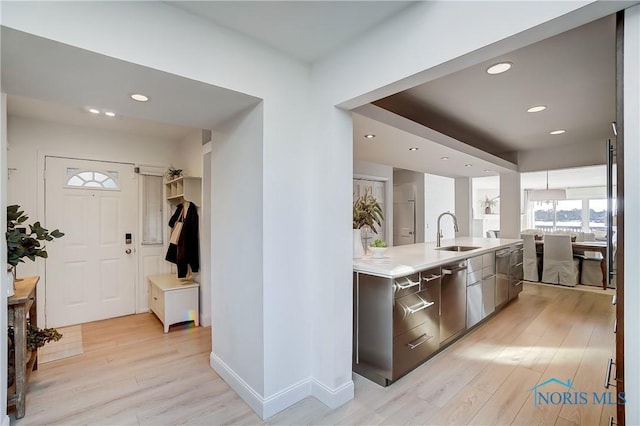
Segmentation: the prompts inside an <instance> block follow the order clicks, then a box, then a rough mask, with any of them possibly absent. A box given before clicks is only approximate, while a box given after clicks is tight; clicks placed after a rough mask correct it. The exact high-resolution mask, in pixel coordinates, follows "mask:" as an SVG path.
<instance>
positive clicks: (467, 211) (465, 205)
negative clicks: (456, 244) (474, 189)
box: [443, 177, 473, 237]
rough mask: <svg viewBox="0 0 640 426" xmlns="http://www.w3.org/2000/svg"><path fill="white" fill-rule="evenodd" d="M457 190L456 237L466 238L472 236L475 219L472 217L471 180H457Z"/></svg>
mask: <svg viewBox="0 0 640 426" xmlns="http://www.w3.org/2000/svg"><path fill="white" fill-rule="evenodd" d="M455 188H456V194H455V198H456V202H455V205H456V210H455V212H454V213H455V215H456V218H457V219H458V233H457V234H456V235H457V236H459V237H465V236H469V235H471V230H472V229H473V218H472V217H471V201H472V197H471V178H468V177H461V178H456V179H455ZM443 220H444V219H443Z"/></svg>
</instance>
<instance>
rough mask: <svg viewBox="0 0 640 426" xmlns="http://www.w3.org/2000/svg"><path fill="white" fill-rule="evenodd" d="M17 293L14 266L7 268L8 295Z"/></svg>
mask: <svg viewBox="0 0 640 426" xmlns="http://www.w3.org/2000/svg"><path fill="white" fill-rule="evenodd" d="M14 294H15V287H14V284H13V268H9V269H7V297H11V296H13V295H14Z"/></svg>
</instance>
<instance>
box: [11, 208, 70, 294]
mask: <svg viewBox="0 0 640 426" xmlns="http://www.w3.org/2000/svg"><path fill="white" fill-rule="evenodd" d="M28 219H29V216H27V215H25V214H24V211H22V210H20V206H18V205H12V206H7V232H6V233H5V237H6V240H7V263H8V264H9V265H8V268H7V270H8V271H9V272H11V275H12V278H13V279H15V268H16V266H18V263H21V262H24V260H23V259H24V258H25V257H26V258H27V259H29V260H31V261H35V260H36V258H37V257H41V258H45V259H46V258H47V257H48V254H47V250H46V247H45V246H44V242H46V241H53V239H54V238H60V237H62V236H63V235H64V233H62V232H60V231H59V230H58V229H55V230H53V231H49V230H48V229H46V228H43V227H42V225H41V224H40V222H35V223H33V224H29V225H27V224H26V223H25V222H26V221H27V220H28ZM13 279H11V283H13ZM12 289H13V284H12V285H11V288H10V289H9V291H11V290H12Z"/></svg>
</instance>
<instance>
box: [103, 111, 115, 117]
mask: <svg viewBox="0 0 640 426" xmlns="http://www.w3.org/2000/svg"><path fill="white" fill-rule="evenodd" d="M104 115H106V116H107V117H115V116H116V113H115V112H111V111H105V113H104Z"/></svg>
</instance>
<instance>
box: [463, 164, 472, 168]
mask: <svg viewBox="0 0 640 426" xmlns="http://www.w3.org/2000/svg"><path fill="white" fill-rule="evenodd" d="M464 166H465V167H473V164H465V165H464Z"/></svg>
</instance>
